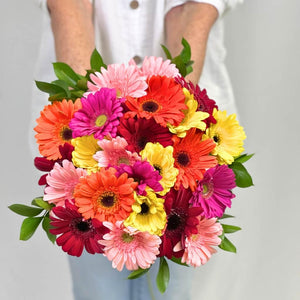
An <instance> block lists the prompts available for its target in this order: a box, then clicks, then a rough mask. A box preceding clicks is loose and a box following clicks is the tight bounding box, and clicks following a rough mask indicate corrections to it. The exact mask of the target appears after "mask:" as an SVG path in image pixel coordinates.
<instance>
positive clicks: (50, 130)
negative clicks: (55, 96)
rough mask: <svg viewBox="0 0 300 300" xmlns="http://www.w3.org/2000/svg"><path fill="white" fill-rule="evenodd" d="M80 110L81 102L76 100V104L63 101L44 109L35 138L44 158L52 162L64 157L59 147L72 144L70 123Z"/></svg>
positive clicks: (38, 120) (36, 128)
mask: <svg viewBox="0 0 300 300" xmlns="http://www.w3.org/2000/svg"><path fill="white" fill-rule="evenodd" d="M80 108H81V102H80V100H76V101H75V103H73V101H72V100H69V101H67V100H62V101H61V102H60V101H57V102H54V103H53V104H52V105H47V106H45V107H44V109H43V110H42V111H41V116H40V117H39V118H38V119H37V120H36V121H37V126H36V127H35V128H34V130H35V131H36V132H37V134H36V135H35V138H36V140H37V143H38V144H39V151H40V153H41V154H42V155H43V156H45V157H47V158H48V159H52V160H56V159H59V158H61V157H62V156H61V154H60V152H59V146H61V145H64V144H65V143H70V142H71V139H72V130H71V129H70V127H69V123H70V121H71V119H72V118H73V115H74V113H75V112H77V111H78V110H79V109H80Z"/></svg>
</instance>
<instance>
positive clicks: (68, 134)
mask: <svg viewBox="0 0 300 300" xmlns="http://www.w3.org/2000/svg"><path fill="white" fill-rule="evenodd" d="M60 136H61V138H62V139H63V140H64V141H70V140H71V139H72V130H71V129H70V128H69V127H66V126H65V127H63V129H62V130H61V132H60Z"/></svg>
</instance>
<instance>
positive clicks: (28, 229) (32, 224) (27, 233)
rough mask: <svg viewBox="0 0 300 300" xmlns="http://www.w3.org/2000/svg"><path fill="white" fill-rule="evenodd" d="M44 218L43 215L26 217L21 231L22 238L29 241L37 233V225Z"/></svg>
mask: <svg viewBox="0 0 300 300" xmlns="http://www.w3.org/2000/svg"><path fill="white" fill-rule="evenodd" d="M42 220H43V217H29V218H25V219H24V221H23V223H22V225H21V231H20V240H22V241H27V240H29V239H30V238H31V237H32V235H33V234H34V233H35V231H36V229H37V227H38V226H39V224H40V223H41V221H42Z"/></svg>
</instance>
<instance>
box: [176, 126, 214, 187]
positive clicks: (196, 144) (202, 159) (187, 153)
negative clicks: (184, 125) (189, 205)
mask: <svg viewBox="0 0 300 300" xmlns="http://www.w3.org/2000/svg"><path fill="white" fill-rule="evenodd" d="M201 135H202V134H200V133H196V130H195V129H191V130H189V131H188V133H187V135H186V137H185V138H183V139H176V141H175V143H174V153H173V156H174V158H175V163H174V166H175V167H176V168H178V170H179V174H178V177H177V181H176V184H175V188H176V189H178V188H179V187H180V185H181V184H182V185H183V187H184V188H188V187H190V188H191V190H192V191H194V190H195V189H196V187H197V180H201V179H202V178H203V174H204V172H205V170H206V169H207V168H212V167H214V166H216V165H217V160H216V159H215V157H214V156H211V155H209V153H210V152H211V151H212V150H213V149H214V147H215V144H214V142H213V140H211V139H207V140H205V141H201Z"/></svg>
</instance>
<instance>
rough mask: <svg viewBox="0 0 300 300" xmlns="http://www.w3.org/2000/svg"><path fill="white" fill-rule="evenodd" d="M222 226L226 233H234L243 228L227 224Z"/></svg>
mask: <svg viewBox="0 0 300 300" xmlns="http://www.w3.org/2000/svg"><path fill="white" fill-rule="evenodd" d="M221 225H222V227H223V232H224V233H234V232H236V231H239V230H241V229H242V228H241V227H238V226H234V225H227V224H221Z"/></svg>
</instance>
